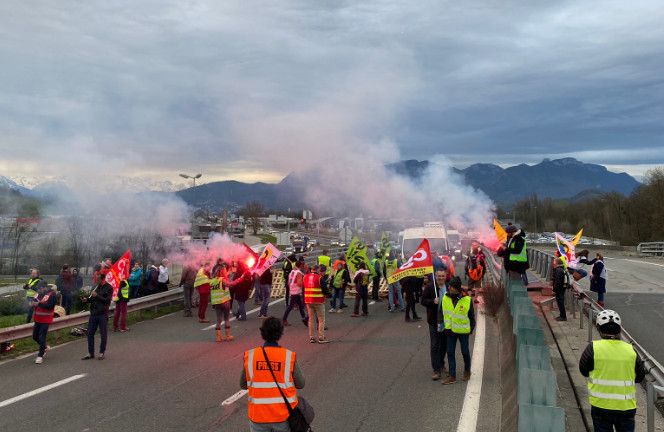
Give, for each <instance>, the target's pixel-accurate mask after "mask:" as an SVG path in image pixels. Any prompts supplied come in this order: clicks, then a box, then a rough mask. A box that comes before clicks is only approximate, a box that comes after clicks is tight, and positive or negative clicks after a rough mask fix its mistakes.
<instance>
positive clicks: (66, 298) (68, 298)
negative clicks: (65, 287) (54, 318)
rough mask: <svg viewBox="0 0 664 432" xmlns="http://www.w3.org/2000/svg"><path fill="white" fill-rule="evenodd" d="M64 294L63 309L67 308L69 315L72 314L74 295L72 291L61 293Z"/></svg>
mask: <svg viewBox="0 0 664 432" xmlns="http://www.w3.org/2000/svg"><path fill="white" fill-rule="evenodd" d="M61 293H62V307H63V308H65V312H67V315H69V314H70V313H71V303H72V300H73V297H74V296H73V295H72V293H71V291H61Z"/></svg>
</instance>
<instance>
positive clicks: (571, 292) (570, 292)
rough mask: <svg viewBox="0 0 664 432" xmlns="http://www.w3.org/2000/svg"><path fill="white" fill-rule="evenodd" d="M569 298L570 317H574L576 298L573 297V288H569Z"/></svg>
mask: <svg viewBox="0 0 664 432" xmlns="http://www.w3.org/2000/svg"><path fill="white" fill-rule="evenodd" d="M569 298H570V303H571V306H572V308H571V309H572V318H573V319H576V299H575V298H574V290H569Z"/></svg>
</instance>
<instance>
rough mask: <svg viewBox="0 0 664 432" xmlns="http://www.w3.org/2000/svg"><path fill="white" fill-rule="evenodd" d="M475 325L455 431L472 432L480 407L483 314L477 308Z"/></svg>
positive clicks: (482, 370)
mask: <svg viewBox="0 0 664 432" xmlns="http://www.w3.org/2000/svg"><path fill="white" fill-rule="evenodd" d="M476 316H477V325H476V326H475V345H474V347H473V358H472V366H471V367H470V372H471V378H470V381H468V386H467V387H466V397H465V398H464V400H463V407H462V408H461V416H460V417H459V426H457V432H474V431H475V430H476V428H477V415H478V413H479V409H480V398H481V395H482V375H483V374H484V344H485V336H484V314H483V313H481V312H480V311H479V310H477V313H476Z"/></svg>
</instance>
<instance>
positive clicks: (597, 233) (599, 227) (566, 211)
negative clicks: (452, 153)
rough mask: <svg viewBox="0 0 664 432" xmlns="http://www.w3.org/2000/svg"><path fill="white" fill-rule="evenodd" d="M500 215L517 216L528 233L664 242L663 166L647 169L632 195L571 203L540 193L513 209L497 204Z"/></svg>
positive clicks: (623, 242) (624, 242)
mask: <svg viewBox="0 0 664 432" xmlns="http://www.w3.org/2000/svg"><path fill="white" fill-rule="evenodd" d="M496 214H497V217H498V218H501V219H514V215H515V214H516V223H517V224H519V225H520V226H522V227H523V228H524V229H525V230H526V232H554V231H558V232H565V233H576V232H578V231H579V230H580V229H581V228H583V234H584V235H585V236H587V237H595V238H602V239H606V240H611V241H615V242H618V243H619V244H621V245H625V246H628V245H636V244H638V243H641V242H648V241H664V167H658V168H655V169H653V170H650V171H648V172H646V175H645V176H644V181H643V183H642V184H641V185H640V186H639V187H638V188H636V189H635V190H634V191H633V192H632V193H631V194H630V195H629V196H625V195H623V194H621V193H619V192H610V193H605V194H601V195H600V196H599V197H596V198H594V199H590V200H587V201H583V202H580V203H571V202H569V201H567V200H552V199H551V198H544V199H539V198H538V197H537V194H533V195H532V196H530V197H528V198H524V199H523V200H521V201H518V202H517V203H515V204H514V207H513V209H512V211H509V210H508V209H507V208H504V207H498V208H497V211H496Z"/></svg>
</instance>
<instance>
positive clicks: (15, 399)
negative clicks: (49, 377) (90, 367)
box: [0, 374, 87, 408]
mask: <svg viewBox="0 0 664 432" xmlns="http://www.w3.org/2000/svg"><path fill="white" fill-rule="evenodd" d="M86 375H87V374H82V375H74V376H73V377H70V378H67V379H63V380H62V381H58V382H56V383H53V384H49V385H47V386H44V387H41V388H38V389H36V390H32V391H29V392H27V393H23V394H22V395H19V396H16V397H13V398H11V399H7V400H5V401H2V402H0V408H2V407H6V406H7V405H11V404H13V403H14V402H18V401H21V400H23V399H27V398H29V397H32V396H36V395H38V394H39V393H44V392H45V391H48V390H51V389H54V388H56V387H60V386H61V385H64V384H68V383H70V382H72V381H76V380H78V379H81V378H83V377H85V376H86Z"/></svg>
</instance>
